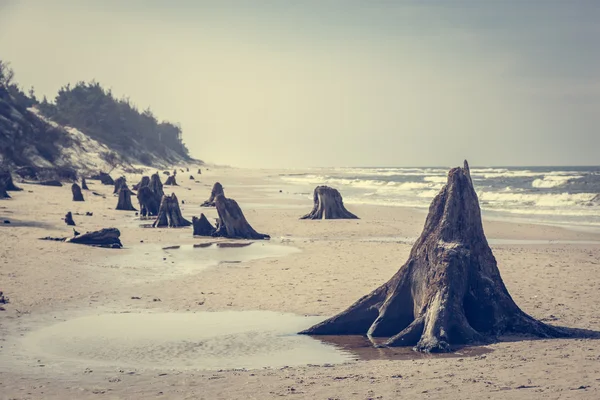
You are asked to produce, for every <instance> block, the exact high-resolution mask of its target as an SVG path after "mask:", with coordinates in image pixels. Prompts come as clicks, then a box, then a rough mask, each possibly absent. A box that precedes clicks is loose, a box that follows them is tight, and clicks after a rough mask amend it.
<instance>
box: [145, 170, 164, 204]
mask: <svg viewBox="0 0 600 400" xmlns="http://www.w3.org/2000/svg"><path fill="white" fill-rule="evenodd" d="M149 188H150V190H152V192H153V193H154V194H155V195H156V196H157V197H158V202H159V203H160V201H161V199H162V197H163V196H164V195H165V192H164V191H163V184H162V182H161V181H160V176H159V175H158V174H153V175H152V176H151V177H150V185H149Z"/></svg>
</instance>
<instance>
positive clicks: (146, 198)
mask: <svg viewBox="0 0 600 400" xmlns="http://www.w3.org/2000/svg"><path fill="white" fill-rule="evenodd" d="M137 199H138V203H140V214H141V216H142V217H150V216H156V215H158V208H159V206H160V200H159V197H158V196H157V195H156V194H154V192H153V191H152V190H151V189H150V187H149V186H144V187H142V188H140V190H138V192H137Z"/></svg>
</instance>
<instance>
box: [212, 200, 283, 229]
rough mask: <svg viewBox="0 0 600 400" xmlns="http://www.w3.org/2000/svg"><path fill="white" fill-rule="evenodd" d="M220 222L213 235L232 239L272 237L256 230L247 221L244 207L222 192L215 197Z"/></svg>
mask: <svg viewBox="0 0 600 400" xmlns="http://www.w3.org/2000/svg"><path fill="white" fill-rule="evenodd" d="M215 206H216V207H217V213H218V214H219V224H218V226H217V230H216V231H215V233H214V234H213V236H219V237H226V238H230V239H270V238H271V237H270V236H269V235H265V234H263V233H258V232H256V231H255V230H254V229H253V228H252V227H251V226H250V224H249V223H248V221H246V217H244V213H243V212H242V209H241V208H240V206H239V205H238V203H237V202H236V201H235V200H233V199H228V198H226V197H225V195H223V194H220V195H218V196H217V197H216V198H215Z"/></svg>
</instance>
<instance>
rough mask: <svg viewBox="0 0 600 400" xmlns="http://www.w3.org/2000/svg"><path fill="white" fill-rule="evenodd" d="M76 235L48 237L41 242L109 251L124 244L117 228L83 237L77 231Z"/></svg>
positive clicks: (90, 233)
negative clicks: (101, 248)
mask: <svg viewBox="0 0 600 400" xmlns="http://www.w3.org/2000/svg"><path fill="white" fill-rule="evenodd" d="M75 233H77V234H76V235H75V236H73V237H71V238H66V237H51V236H46V237H43V238H40V240H53V241H57V242H66V243H75V244H85V245H87V246H93V247H104V248H109V249H120V248H121V247H123V244H122V243H121V240H120V239H119V236H121V232H120V231H119V230H118V229H117V228H103V229H100V230H99V231H93V232H86V233H84V234H83V235H79V234H78V232H77V231H75Z"/></svg>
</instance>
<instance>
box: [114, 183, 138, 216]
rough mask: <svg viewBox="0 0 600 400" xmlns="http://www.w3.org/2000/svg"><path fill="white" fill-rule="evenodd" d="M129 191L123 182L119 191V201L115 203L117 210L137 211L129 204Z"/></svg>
mask: <svg viewBox="0 0 600 400" xmlns="http://www.w3.org/2000/svg"><path fill="white" fill-rule="evenodd" d="M131 193H132V192H131V190H129V187H127V183H125V182H123V184H122V185H121V188H120V189H119V201H118V202H117V208H116V209H117V210H125V211H137V210H136V209H135V208H134V207H133V204H131Z"/></svg>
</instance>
